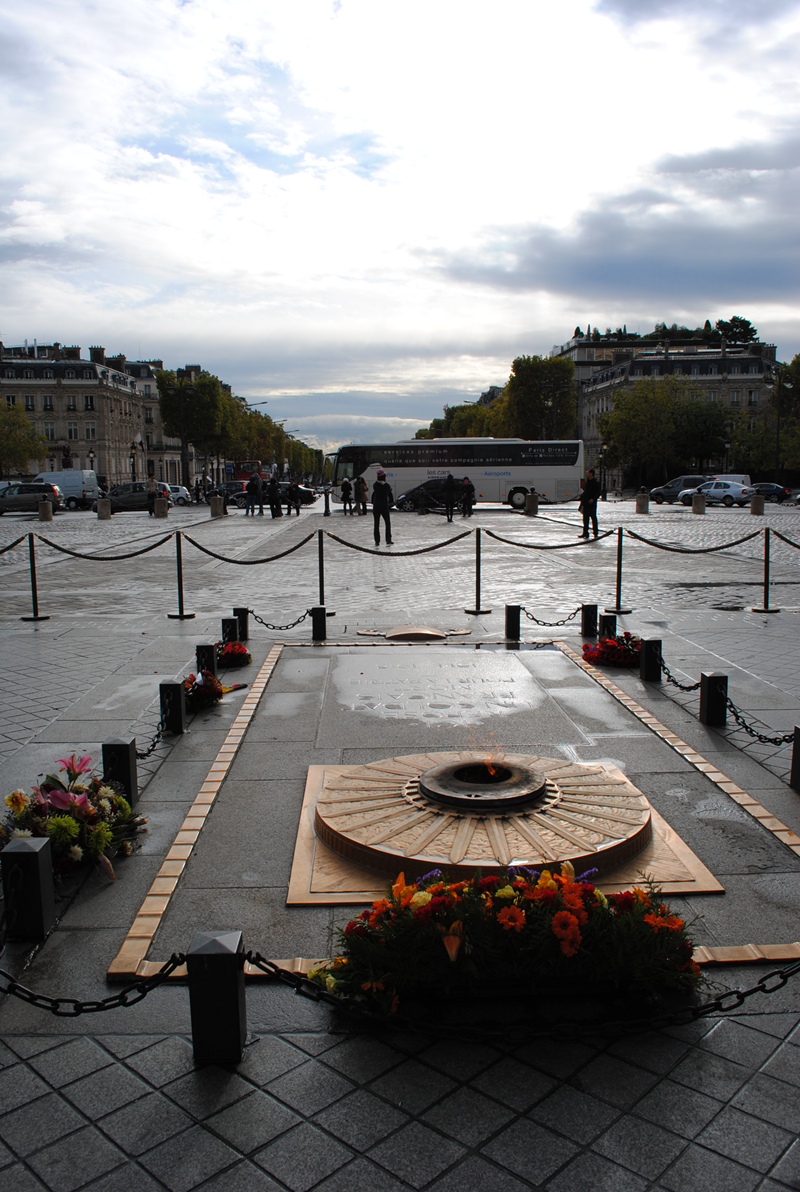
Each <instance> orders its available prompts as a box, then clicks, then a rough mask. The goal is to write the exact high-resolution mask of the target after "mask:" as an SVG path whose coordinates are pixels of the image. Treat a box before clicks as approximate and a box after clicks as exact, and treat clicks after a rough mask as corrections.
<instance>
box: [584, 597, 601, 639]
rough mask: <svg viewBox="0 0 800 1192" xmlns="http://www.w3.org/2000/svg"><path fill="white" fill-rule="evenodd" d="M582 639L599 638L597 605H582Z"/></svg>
mask: <svg viewBox="0 0 800 1192" xmlns="http://www.w3.org/2000/svg"><path fill="white" fill-rule="evenodd" d="M581 637H597V605H596V604H582V605H581Z"/></svg>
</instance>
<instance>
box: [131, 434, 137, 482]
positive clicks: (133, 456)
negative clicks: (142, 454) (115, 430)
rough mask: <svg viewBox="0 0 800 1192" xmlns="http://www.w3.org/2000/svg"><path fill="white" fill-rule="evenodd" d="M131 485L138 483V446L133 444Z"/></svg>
mask: <svg viewBox="0 0 800 1192" xmlns="http://www.w3.org/2000/svg"><path fill="white" fill-rule="evenodd" d="M130 462H131V484H135V483H136V444H135V443H131V459H130Z"/></svg>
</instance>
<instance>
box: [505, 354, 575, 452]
mask: <svg viewBox="0 0 800 1192" xmlns="http://www.w3.org/2000/svg"><path fill="white" fill-rule="evenodd" d="M574 374H575V366H574V365H573V363H572V361H571V360H569V359H567V358H566V357H553V358H550V357H546V356H518V357H517V358H516V360H515V361H514V362H513V364H512V365H511V376H510V377H509V378H508V384H507V385H506V388H505V391H504V395H503V397H502V398H501V399H500V400H501V401H504V402H505V407H504V414H505V419H504V421H505V423H506V426H507V428H508V429H507V431H506V433H507V434H508V435H511V436H518V437H519V438H522V439H568V438H571V437H572V436H573V435H574V434H575V421H576V413H577V395H576V390H575V375H574Z"/></svg>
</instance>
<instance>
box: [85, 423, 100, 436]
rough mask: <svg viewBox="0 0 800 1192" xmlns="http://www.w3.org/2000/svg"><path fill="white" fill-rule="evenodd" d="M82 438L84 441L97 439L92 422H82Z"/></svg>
mask: <svg viewBox="0 0 800 1192" xmlns="http://www.w3.org/2000/svg"><path fill="white" fill-rule="evenodd" d="M83 436H84V438H85V439H94V438H96V437H97V436H96V434H95V423H94V422H84V424H83Z"/></svg>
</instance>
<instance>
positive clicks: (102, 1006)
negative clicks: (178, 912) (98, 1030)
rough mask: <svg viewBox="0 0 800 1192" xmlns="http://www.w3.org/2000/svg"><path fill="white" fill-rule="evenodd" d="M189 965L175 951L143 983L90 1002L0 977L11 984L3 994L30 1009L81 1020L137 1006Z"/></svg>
mask: <svg viewBox="0 0 800 1192" xmlns="http://www.w3.org/2000/svg"><path fill="white" fill-rule="evenodd" d="M185 962H186V957H185V956H184V955H183V953H182V952H173V954H172V956H171V957H170V958H169V960H168V961H167V963H166V964H165V965H163V967H162V968H160V969H159V970H158V972H157V973H155V974H154V975H153V976H152V977H143V978H142V979H141V981H134V983H133V984H132V985H126V986H125V988H124V989H123V990H121V991H120V992H119V993H117V994H114V996H113V997H105V998H101V999H97V1000H94V1001H86V1002H82V1001H79V1000H78V999H77V998H74V997H48V995H47V994H45V993H34V991H33V990H32V989H28V988H27V986H25V985H20V983H19V982H18V981H17V980H16V979H15V978H14V977H12V975H11V973H7V972H6V971H5V969H0V977H5V978H6V980H7V981H8V984H7V985H2V984H0V994H3V993H5V994H8V995H9V996H10V997H16V998H19V1000H20V1001H21V1002H27V1003H28V1005H29V1006H36V1007H37V1009H39V1010H48V1011H49V1012H50V1013H51V1014H55V1015H56V1017H57V1018H79V1017H80V1016H81V1014H98V1013H100V1012H101V1011H103V1010H116V1009H118V1007H119V1006H135V1005H136V1003H137V1002H141V1001H142V1000H143V999H144V998H146V997H147V995H148V993H150V991H151V990H153V989H156V988H157V987H158V986H159V985H162V984H163V983H164V981H166V980H167V978H168V977H169V976H170V975H171V974H172V973H173V972H174V971H175V969H176V968H179V967H180V965H182V964H184V963H185Z"/></svg>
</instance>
